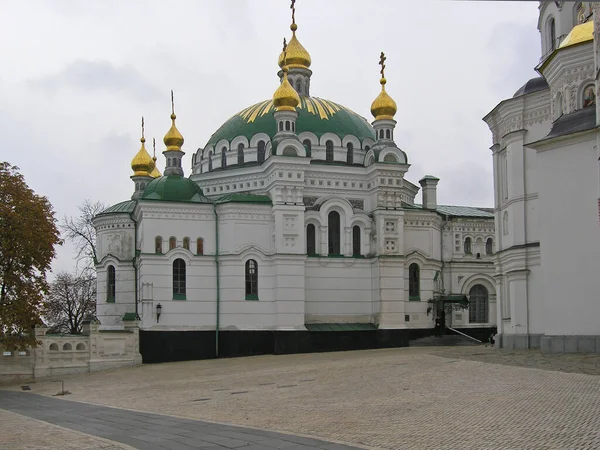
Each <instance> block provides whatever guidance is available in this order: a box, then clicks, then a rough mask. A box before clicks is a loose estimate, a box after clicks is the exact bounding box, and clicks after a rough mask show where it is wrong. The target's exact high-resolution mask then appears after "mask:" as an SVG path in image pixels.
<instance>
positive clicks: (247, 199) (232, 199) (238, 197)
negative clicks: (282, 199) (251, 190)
mask: <svg viewBox="0 0 600 450" xmlns="http://www.w3.org/2000/svg"><path fill="white" fill-rule="evenodd" d="M215 203H216V204H221V203H262V204H265V205H272V204H273V202H272V201H271V197H269V196H268V195H256V194H245V193H242V192H240V193H236V194H226V195H224V196H222V197H219V198H218V199H217V200H215Z"/></svg>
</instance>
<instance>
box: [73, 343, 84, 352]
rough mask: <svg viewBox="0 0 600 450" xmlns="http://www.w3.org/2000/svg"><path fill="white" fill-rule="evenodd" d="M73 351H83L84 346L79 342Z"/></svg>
mask: <svg viewBox="0 0 600 450" xmlns="http://www.w3.org/2000/svg"><path fill="white" fill-rule="evenodd" d="M75 350H85V344H83V343H82V342H80V343H79V344H77V346H76V347H75Z"/></svg>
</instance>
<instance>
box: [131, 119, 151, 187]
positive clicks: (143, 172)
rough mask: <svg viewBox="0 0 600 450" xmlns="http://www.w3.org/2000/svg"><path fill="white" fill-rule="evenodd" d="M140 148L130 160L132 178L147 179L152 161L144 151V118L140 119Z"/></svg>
mask: <svg viewBox="0 0 600 450" xmlns="http://www.w3.org/2000/svg"><path fill="white" fill-rule="evenodd" d="M140 142H141V143H142V146H141V148H140V150H139V151H138V152H137V153H136V155H135V156H134V157H133V159H132V160H131V168H132V169H133V176H134V177H149V176H150V172H152V166H153V165H154V161H152V158H151V157H150V154H149V153H148V152H147V151H146V145H145V144H146V138H144V118H143V117H142V138H141V139H140Z"/></svg>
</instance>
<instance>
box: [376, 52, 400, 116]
mask: <svg viewBox="0 0 600 450" xmlns="http://www.w3.org/2000/svg"><path fill="white" fill-rule="evenodd" d="M386 59H387V58H386V57H385V53H383V52H381V55H380V56H379V65H380V66H381V71H380V73H381V79H380V80H379V83H381V92H380V93H379V95H378V96H377V98H376V99H375V100H373V103H371V114H373V117H375V120H383V119H388V120H393V119H394V115H395V114H396V111H398V107H397V106H396V102H395V101H394V99H393V98H392V97H390V96H389V95H388V93H387V92H385V83H387V80H386V79H385V60H386Z"/></svg>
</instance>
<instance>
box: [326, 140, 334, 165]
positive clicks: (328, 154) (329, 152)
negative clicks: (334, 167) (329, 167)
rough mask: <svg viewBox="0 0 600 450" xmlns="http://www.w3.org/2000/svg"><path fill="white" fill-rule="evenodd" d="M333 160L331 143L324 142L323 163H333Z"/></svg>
mask: <svg viewBox="0 0 600 450" xmlns="http://www.w3.org/2000/svg"><path fill="white" fill-rule="evenodd" d="M334 159H335V158H334V154H333V141H331V140H329V141H327V142H325V161H327V162H333V160H334Z"/></svg>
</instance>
